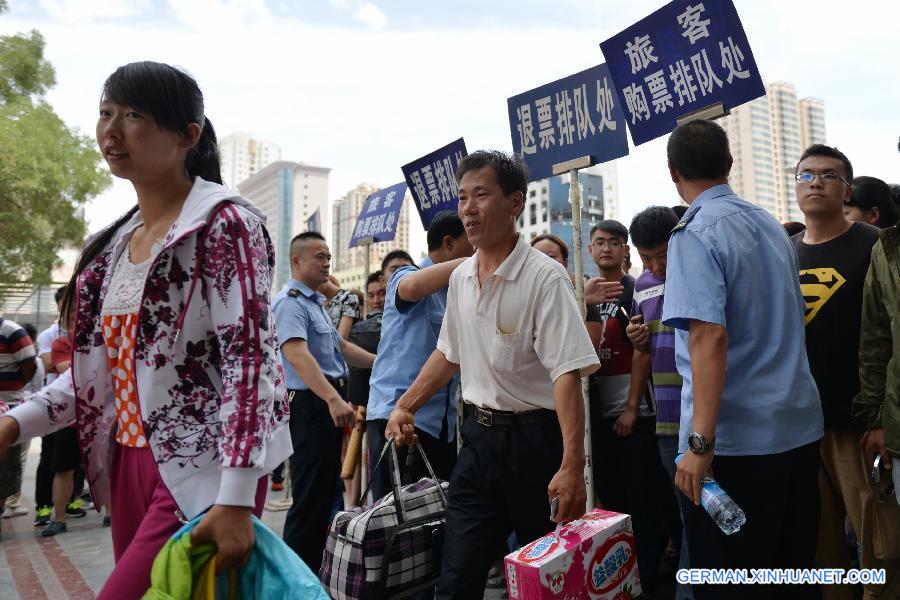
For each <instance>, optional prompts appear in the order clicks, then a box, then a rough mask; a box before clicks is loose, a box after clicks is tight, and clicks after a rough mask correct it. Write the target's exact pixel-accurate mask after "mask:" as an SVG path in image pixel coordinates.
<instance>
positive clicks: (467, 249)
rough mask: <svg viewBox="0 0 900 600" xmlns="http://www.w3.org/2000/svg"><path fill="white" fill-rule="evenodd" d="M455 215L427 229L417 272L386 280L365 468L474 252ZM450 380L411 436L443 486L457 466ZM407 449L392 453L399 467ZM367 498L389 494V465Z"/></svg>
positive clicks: (410, 269) (417, 472)
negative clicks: (459, 271) (453, 280)
mask: <svg viewBox="0 0 900 600" xmlns="http://www.w3.org/2000/svg"><path fill="white" fill-rule="evenodd" d="M474 252H475V251H474V249H473V248H472V244H470V243H469V239H468V238H467V237H466V231H465V228H464V227H463V224H462V220H461V219H460V218H459V215H458V214H457V213H455V212H452V211H444V212H441V213H438V214H437V215H435V217H434V219H432V221H431V225H430V226H429V228H428V258H426V259H425V260H424V261H422V265H421V266H422V268H421V269H419V268H417V267H415V266H407V267H401V268H399V269H397V270H396V271H395V272H394V273H393V275H391V278H390V279H389V280H388V286H387V294H386V297H385V303H384V317H383V320H382V322H381V341H380V342H379V343H378V352H377V358H376V359H375V367H374V368H373V369H372V378H371V379H370V380H369V405H368V407H367V412H366V421H367V425H368V427H367V431H368V433H369V453H370V458H369V468H370V469H374V467H375V461H376V460H377V459H378V455H379V453H380V452H381V449H382V448H383V447H384V443H385V441H386V440H385V436H384V431H385V428H386V427H387V419H388V417H389V416H390V414H391V411H392V410H393V409H394V406H396V404H397V398H399V397H400V396H401V395H403V393H404V392H405V391H406V390H407V389H409V386H410V385H411V384H412V382H413V381H415V379H416V376H417V375H418V374H419V371H421V370H422V365H424V364H425V361H426V360H428V357H429V356H431V353H432V352H434V349H435V348H436V347H437V339H438V335H439V334H440V332H441V322H442V321H443V319H444V311H445V310H446V307H447V285H448V284H449V282H450V274H451V273H453V270H454V269H455V268H456V267H457V266H458V265H459V264H460V263H461V262H462V261H463V260H464V259H465V258H467V257H469V256H472V254H473V253H474ZM457 379H458V378H454V379H453V380H452V381H451V382H450V383H449V384H448V385H446V386H444V387H443V388H442V389H441V390H440V391H438V393H436V394H435V395H434V396H432V398H431V399H430V400H429V401H428V402H426V403H425V405H424V406H423V407H422V408H421V409H420V410H419V412H418V413H417V414H416V417H417V418H416V434H417V435H418V438H419V443H420V444H422V449H423V450H424V451H425V454H426V455H427V456H428V460H429V462H431V466H432V467H434V471H435V475H437V476H438V478H440V479H444V480H449V479H450V474H451V473H452V472H453V467H454V465H455V464H456V384H457ZM407 451H408V447H407V446H404V447H401V448H399V449H398V455H397V456H398V458H399V460H400V462H401V464H402V463H404V462H405V456H406V452H407ZM424 475H425V468H424V466H423V465H421V464H419V461H416V462H414V463H413V473H412V478H413V479H418V478H419V477H422V476H424ZM370 477H371V479H372V493H373V496H374V497H375V498H380V497H382V496H384V495H385V494H387V493H388V492H389V491H390V485H391V480H390V475H389V472H388V465H387V461H386V460H385V461H382V464H381V467H380V468H379V469H378V471H377V472H372V473H370Z"/></svg>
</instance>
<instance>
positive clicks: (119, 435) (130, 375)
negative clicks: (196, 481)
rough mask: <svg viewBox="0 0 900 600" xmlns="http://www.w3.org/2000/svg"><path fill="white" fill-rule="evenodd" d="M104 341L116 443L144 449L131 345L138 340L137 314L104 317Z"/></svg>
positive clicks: (144, 439)
mask: <svg viewBox="0 0 900 600" xmlns="http://www.w3.org/2000/svg"><path fill="white" fill-rule="evenodd" d="M102 323H103V337H104V338H105V340H106V348H107V353H108V354H107V356H108V358H109V370H110V372H111V373H112V377H113V389H114V390H115V392H116V417H117V420H118V425H119V428H118V431H116V441H117V442H119V443H120V444H122V445H123V446H130V447H132V448H144V447H146V446H147V438H146V437H144V426H143V423H142V422H141V409H140V406H139V405H138V398H137V384H136V382H135V378H134V341H135V339H137V313H133V314H129V315H103V317H102Z"/></svg>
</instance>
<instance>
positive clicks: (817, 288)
mask: <svg viewBox="0 0 900 600" xmlns="http://www.w3.org/2000/svg"><path fill="white" fill-rule="evenodd" d="M846 281H847V280H846V279H844V278H843V277H842V276H841V274H840V273H838V272H837V270H836V269H833V268H831V267H825V268H822V269H806V270H804V271H800V291H801V292H802V293H803V300H804V301H805V302H806V322H805V324H806V325H809V324H810V322H811V321H812V320H813V319H815V318H816V315H817V314H819V311H820V310H822V307H823V306H825V304H826V303H827V302H828V300H830V299H831V297H832V296H834V293H835V292H836V291H838V289H840V287H841V286H842V285H844V283H846Z"/></svg>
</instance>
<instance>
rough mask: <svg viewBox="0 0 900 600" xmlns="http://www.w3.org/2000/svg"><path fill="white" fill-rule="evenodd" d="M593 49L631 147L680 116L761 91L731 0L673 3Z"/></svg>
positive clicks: (737, 101)
mask: <svg viewBox="0 0 900 600" xmlns="http://www.w3.org/2000/svg"><path fill="white" fill-rule="evenodd" d="M600 48H601V49H602V50H603V56H605V57H606V64H607V65H608V66H609V71H610V75H612V79H613V81H614V82H615V87H616V91H617V92H618V95H619V100H620V102H621V103H622V108H623V112H624V113H625V118H626V122H627V123H628V127H629V128H630V129H631V140H632V141H633V142H634V144H635V145H638V144H643V143H644V142H647V141H649V140H652V139H655V138H658V137H660V136H662V135H665V134H667V133H669V132H670V131H672V130H673V129H675V127H676V125H677V122H676V121H677V119H678V117H681V116H683V115H686V114H688V113H691V112H694V111H696V110H699V109H701V108H705V107H707V106H709V105H711V104H715V103H717V102H722V104H723V105H724V108H725V109H726V110H728V109H731V108H734V107H736V106H738V105H740V104H743V103H745V102H749V101H750V100H753V99H754V98H759V97H760V96H762V95H764V94H765V93H766V90H765V87H764V86H763V82H762V78H761V77H760V74H759V69H758V68H757V66H756V61H755V60H754V59H753V53H752V52H751V51H750V43H749V42H748V41H747V35H746V34H745V33H744V28H743V27H742V26H741V20H740V18H739V17H738V14H737V10H735V8H734V3H733V2H732V1H731V0H673V2H670V3H668V4H666V5H665V6H663V7H662V8H660V9H659V10H657V11H656V12H654V13H653V14H651V15H650V16H648V17H646V18H644V19H641V20H640V21H638V22H637V23H635V24H634V25H632V26H631V27H629V28H628V29H626V30H625V31H623V32H621V33H619V34H617V35H614V36H613V37H611V38H609V39H608V40H606V41H605V42H603V43H602V44H600Z"/></svg>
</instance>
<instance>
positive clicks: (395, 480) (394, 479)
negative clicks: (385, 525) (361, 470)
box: [360, 438, 447, 523]
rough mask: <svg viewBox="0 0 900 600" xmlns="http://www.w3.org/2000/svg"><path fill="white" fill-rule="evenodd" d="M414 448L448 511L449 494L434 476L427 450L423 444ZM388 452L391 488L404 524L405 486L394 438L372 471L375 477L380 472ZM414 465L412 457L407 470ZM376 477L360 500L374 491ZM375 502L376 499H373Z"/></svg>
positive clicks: (370, 480) (399, 519)
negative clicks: (401, 476)
mask: <svg viewBox="0 0 900 600" xmlns="http://www.w3.org/2000/svg"><path fill="white" fill-rule="evenodd" d="M413 447H415V448H416V449H418V454H419V456H421V457H422V461H423V462H424V463H425V469H426V470H427V471H428V475H429V476H430V477H431V479H432V481H434V482H435V484H436V485H437V489H438V494H440V497H441V503H442V504H443V505H444V509H445V510H446V509H447V494H445V493H444V487H443V486H442V485H441V484H440V480H439V479H438V478H437V475H435V474H434V468H432V466H431V463H430V462H429V461H428V456H426V455H425V450H423V449H422V445H421V444H413ZM388 450H390V451H391V455H390V459H389V460H390V463H391V468H390V474H391V488H392V490H393V492H394V504H395V507H396V509H397V515H398V522H399V523H402V522H403V521H404V520H405V519H404V516H403V502H402V499H403V486H402V480H401V478H400V467H399V462H400V461H399V459H398V458H397V445H396V443H395V442H394V438H390V439H388V440H387V441H386V442H385V444H384V447H383V448H382V449H381V453H380V454H379V455H378V460H377V461H375V467H374V468H373V469H372V474H373V475H374V474H375V473H376V472H377V471H378V467H379V466H381V461H382V460H383V459H384V456H385V454H387V453H388ZM409 452H413V449H412V448H410V449H409ZM411 463H412V458H411V456H410V457H409V460H408V461H407V470H408V468H409V465H410V464H411ZM373 479H374V477H372V478H371V479H369V482H368V484H367V485H366V490H365V491H364V492H363V494H362V496H360V498H363V499H365V497H366V496H367V495H369V493H370V492H371V491H372V480H373ZM373 501H374V498H373Z"/></svg>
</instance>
